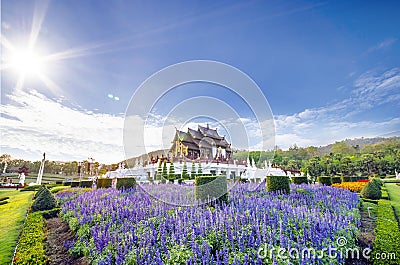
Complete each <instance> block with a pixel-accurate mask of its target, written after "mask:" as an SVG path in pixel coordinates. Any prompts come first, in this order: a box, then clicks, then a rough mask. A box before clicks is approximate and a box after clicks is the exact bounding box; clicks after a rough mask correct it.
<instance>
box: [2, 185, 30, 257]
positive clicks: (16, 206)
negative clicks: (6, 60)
mask: <svg viewBox="0 0 400 265" xmlns="http://www.w3.org/2000/svg"><path fill="white" fill-rule="evenodd" d="M32 195H33V192H31V191H29V192H19V191H17V190H2V191H0V197H5V196H8V197H10V198H9V199H8V203H7V204H4V205H0V264H9V263H10V261H11V258H12V255H13V251H14V248H15V245H16V243H17V237H18V234H19V232H20V230H21V228H22V225H23V223H24V220H25V213H26V210H27V209H28V207H29V204H30V202H31V200H32Z"/></svg>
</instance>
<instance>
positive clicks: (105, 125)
mask: <svg viewBox="0 0 400 265" xmlns="http://www.w3.org/2000/svg"><path fill="white" fill-rule="evenodd" d="M1 5H2V6H1V10H2V12H1V43H2V47H1V48H2V55H1V56H2V70H1V78H2V80H1V106H0V112H1V114H2V116H1V118H0V126H1V127H0V130H1V143H0V146H1V153H10V154H11V155H12V156H14V157H23V158H28V159H40V154H41V153H42V152H44V151H47V152H48V153H49V159H54V160H70V159H77V160H80V159H85V158H87V157H95V158H97V159H98V160H99V161H103V162H114V161H119V160H120V159H122V158H123V147H122V145H123V144H122V136H121V135H122V126H123V121H124V120H123V118H124V113H125V110H126V108H127V106H128V104H129V101H130V98H131V97H132V94H133V93H134V91H135V90H136V89H137V87H139V86H140V84H141V83H142V82H143V81H144V80H146V78H148V77H149V76H150V75H152V74H154V73H155V72H157V71H159V70H161V69H162V68H164V67H167V66H169V65H171V64H175V63H179V62H183V61H187V60H198V59H201V60H214V61H220V62H223V63H226V64H229V65H232V66H234V67H236V68H238V69H240V70H241V71H243V72H244V73H246V74H248V75H249V76H250V77H251V78H252V79H253V80H254V81H255V82H256V83H257V84H258V86H259V87H260V89H261V90H262V92H263V93H264V95H265V97H266V98H267V100H268V102H269V105H270V107H271V110H272V112H273V114H274V118H275V127H276V128H275V129H276V137H275V142H276V144H277V145H278V146H280V147H282V148H287V147H289V146H291V145H293V144H294V143H296V144H297V145H299V146H308V145H323V144H328V143H331V142H334V141H336V140H343V139H345V138H354V137H362V136H364V137H372V136H380V135H387V134H394V135H398V134H399V130H400V117H399V104H400V30H399V25H400V17H399V16H398V14H399V13H400V3H399V2H398V1H243V2H234V1H218V2H216V1H197V2H196V1H61V0H59V1H18V0H17V1H10V0H5V1H2V2H1ZM35 29H36V30H37V31H35ZM32 32H37V38H36V39H35V40H36V41H34V45H32V47H33V48H32V49H33V50H34V52H35V53H36V54H38V56H39V57H40V58H47V60H46V61H45V62H43V68H44V69H42V70H41V73H40V75H38V73H34V74H31V75H29V76H27V77H26V78H25V80H24V82H19V83H18V82H17V81H18V80H19V79H20V76H21V71H20V69H14V68H15V67H14V68H13V67H9V61H10V60H11V59H10V58H12V57H13V53H16V52H15V51H14V52H13V50H16V51H17V52H19V51H20V50H24V49H25V48H26V47H27V46H29V39H32V37H31V36H32V35H35V34H32ZM11 47H14V48H11ZM192 85H195V84H192ZM200 87H203V86H201V85H199V88H200ZM198 91H200V90H198ZM187 95H189V94H188V92H187V93H186V94H185V93H182V94H181V95H180V96H178V95H177V96H176V97H175V98H176V99H177V100H181V99H184V98H185V96H187ZM190 95H192V94H190ZM213 96H215V97H225V99H226V100H227V101H232V102H234V101H235V99H234V97H231V96H229V95H226V96H225V95H224V94H223V92H221V94H218V93H217V94H216V95H215V93H214V94H213ZM239 105H240V104H238V106H239ZM161 114H163V113H161ZM249 126H251V124H250V125H249ZM155 135H159V134H157V133H155ZM155 137H156V136H155Z"/></svg>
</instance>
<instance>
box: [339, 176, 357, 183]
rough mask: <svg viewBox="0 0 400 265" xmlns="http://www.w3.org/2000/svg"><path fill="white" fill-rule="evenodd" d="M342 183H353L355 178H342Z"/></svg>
mask: <svg viewBox="0 0 400 265" xmlns="http://www.w3.org/2000/svg"><path fill="white" fill-rule="evenodd" d="M340 178H341V180H342V182H353V180H354V177H353V176H341V177H340Z"/></svg>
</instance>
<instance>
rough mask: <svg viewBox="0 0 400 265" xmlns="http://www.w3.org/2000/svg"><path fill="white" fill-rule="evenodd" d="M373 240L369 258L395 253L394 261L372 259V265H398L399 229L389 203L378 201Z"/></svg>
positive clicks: (399, 253) (399, 259) (399, 249)
mask: <svg viewBox="0 0 400 265" xmlns="http://www.w3.org/2000/svg"><path fill="white" fill-rule="evenodd" d="M377 216H378V217H377V221H376V227H375V235H376V237H375V240H374V247H373V251H372V255H371V257H376V254H377V253H395V255H396V259H393V260H388V259H385V260H382V259H373V260H372V261H373V264H374V265H383V264H388V265H391V264H393V265H395V264H396V265H397V264H400V248H399V247H398V244H399V242H400V229H399V224H398V222H397V219H396V216H395V214H394V211H393V208H392V206H391V204H390V201H386V200H379V202H378V207H377Z"/></svg>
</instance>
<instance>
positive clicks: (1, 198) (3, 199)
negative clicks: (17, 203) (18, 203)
mask: <svg viewBox="0 0 400 265" xmlns="http://www.w3.org/2000/svg"><path fill="white" fill-rule="evenodd" d="M8 199H10V197H8V196H7V197H0V201H5V200H8Z"/></svg>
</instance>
